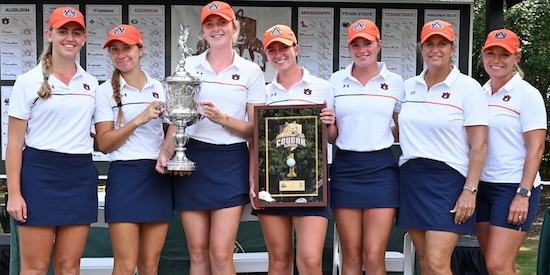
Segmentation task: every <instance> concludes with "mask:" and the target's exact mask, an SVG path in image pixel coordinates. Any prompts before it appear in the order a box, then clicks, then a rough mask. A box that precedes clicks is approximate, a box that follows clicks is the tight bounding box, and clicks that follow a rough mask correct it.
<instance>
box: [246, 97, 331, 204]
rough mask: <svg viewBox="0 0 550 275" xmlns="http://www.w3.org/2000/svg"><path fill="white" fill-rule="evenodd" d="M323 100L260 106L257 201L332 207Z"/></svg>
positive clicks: (256, 128) (256, 146) (255, 149)
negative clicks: (329, 191)
mask: <svg viewBox="0 0 550 275" xmlns="http://www.w3.org/2000/svg"><path fill="white" fill-rule="evenodd" d="M323 108H325V105H324V104H318V105H284V106H256V107H255V108H254V118H255V120H254V121H255V126H254V136H255V137H257V138H258V139H257V140H256V142H254V144H253V146H252V150H253V154H254V156H255V157H257V163H258V166H257V167H256V173H255V178H256V183H257V184H256V186H255V191H256V199H255V200H256V201H255V203H256V205H257V206H259V207H289V206H292V207H311V206H317V207H318V206H327V202H328V197H327V194H328V193H327V185H328V181H327V133H326V126H325V125H323V124H322V122H321V119H320V116H319V114H320V113H321V110H322V109H323Z"/></svg>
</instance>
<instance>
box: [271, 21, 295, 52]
mask: <svg viewBox="0 0 550 275" xmlns="http://www.w3.org/2000/svg"><path fill="white" fill-rule="evenodd" d="M277 41H278V42H281V43H283V44H285V45H287V46H292V45H294V44H297V43H298V41H297V40H296V35H295V34H294V32H293V31H292V29H291V28H289V27H288V26H285V25H275V26H273V27H271V28H269V29H267V30H266V31H265V33H264V49H267V47H269V45H270V44H271V43H273V42H277Z"/></svg>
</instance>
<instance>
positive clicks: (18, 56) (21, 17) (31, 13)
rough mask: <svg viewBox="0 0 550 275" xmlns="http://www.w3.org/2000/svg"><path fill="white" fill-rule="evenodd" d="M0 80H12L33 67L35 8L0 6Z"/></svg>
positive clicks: (27, 6) (34, 63)
mask: <svg viewBox="0 0 550 275" xmlns="http://www.w3.org/2000/svg"><path fill="white" fill-rule="evenodd" d="M0 18H1V20H2V28H1V32H0V60H1V63H0V72H1V75H0V80H15V79H16V78H17V76H18V75H20V74H23V73H24V72H26V71H28V70H30V69H32V68H33V67H34V66H36V58H37V54H36V7H35V5H23V4H21V5H1V6H0Z"/></svg>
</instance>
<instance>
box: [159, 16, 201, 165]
mask: <svg viewBox="0 0 550 275" xmlns="http://www.w3.org/2000/svg"><path fill="white" fill-rule="evenodd" d="M180 27H181V33H180V36H179V38H178V48H179V49H180V51H181V52H182V55H183V57H182V59H181V60H180V61H179V62H178V66H177V68H176V71H175V72H174V74H173V75H172V76H169V77H167V78H166V79H165V80H164V84H165V85H164V86H165V89H166V94H167V96H168V102H167V106H166V115H167V117H168V119H170V121H171V122H172V123H174V124H175V125H176V127H177V131H176V133H175V134H174V141H175V143H176V154H175V156H174V158H173V159H172V160H170V161H169V162H168V163H167V165H166V169H167V170H168V171H195V170H197V165H196V164H195V163H194V162H193V161H191V160H189V159H188V158H187V156H186V155H185V150H186V148H185V145H186V144H187V141H188V140H189V136H188V135H187V133H186V132H185V128H186V127H187V126H190V125H193V124H195V123H196V122H198V121H199V120H201V115H200V113H199V112H198V111H197V107H198V105H199V94H200V84H201V80H200V79H199V78H197V77H194V76H192V75H191V74H189V72H187V71H185V59H186V58H187V57H188V56H189V55H191V49H190V48H188V47H187V45H185V42H186V41H187V37H188V35H189V27H188V26H185V28H183V27H182V26H180Z"/></svg>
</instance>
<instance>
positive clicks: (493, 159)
mask: <svg viewBox="0 0 550 275" xmlns="http://www.w3.org/2000/svg"><path fill="white" fill-rule="evenodd" d="M519 50H520V43H519V39H518V37H517V35H516V34H515V33H514V32H512V31H511V30H506V29H501V30H494V31H492V32H490V33H489V34H488V35H487V40H485V45H484V46H483V50H482V55H481V56H482V58H483V67H484V68H485V71H486V72H487V74H488V75H489V77H490V80H489V81H488V82H487V83H486V84H485V85H484V86H483V88H484V89H485V92H486V95H487V97H488V101H489V147H488V149H487V159H486V161H485V166H484V167H483V172H482V174H481V182H480V183H479V193H478V195H477V226H476V236H477V238H478V240H479V245H480V247H481V250H482V251H483V255H484V256H485V262H486V266H487V270H488V271H489V273H490V274H517V270H516V257H517V255H518V252H519V249H520V247H521V243H522V242H523V239H524V238H525V236H526V235H527V231H529V228H530V227H531V224H532V223H533V221H534V219H535V216H536V214H537V210H538V206H539V201H540V192H541V188H542V187H541V186H540V184H541V179H540V175H539V173H538V170H539V166H540V161H541V158H542V154H543V152H544V141H545V139H546V127H547V121H546V108H545V106H544V100H543V98H542V96H541V93H540V92H539V91H538V90H537V89H536V88H534V87H533V86H531V85H530V84H529V83H527V82H526V81H525V80H523V79H522V78H523V72H522V71H521V69H520V67H519V65H518V62H519V60H520V58H521V56H520V53H519ZM503 148H506V150H505V151H506V153H503Z"/></svg>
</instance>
